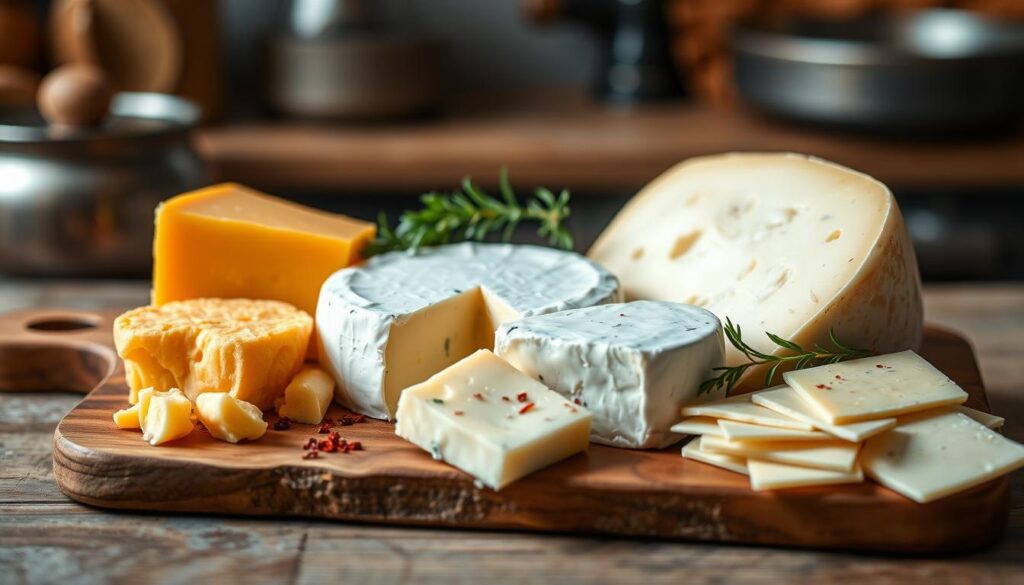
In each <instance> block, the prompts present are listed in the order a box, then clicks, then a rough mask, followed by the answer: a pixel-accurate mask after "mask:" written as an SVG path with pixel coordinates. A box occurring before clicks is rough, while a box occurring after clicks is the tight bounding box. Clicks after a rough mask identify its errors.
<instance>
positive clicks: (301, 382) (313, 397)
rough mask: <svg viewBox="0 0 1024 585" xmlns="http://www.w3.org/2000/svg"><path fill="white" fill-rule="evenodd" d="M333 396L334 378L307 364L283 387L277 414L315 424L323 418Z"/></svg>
mask: <svg viewBox="0 0 1024 585" xmlns="http://www.w3.org/2000/svg"><path fill="white" fill-rule="evenodd" d="M333 397H334V378H332V377H331V375H330V374H328V373H327V372H325V371H323V370H321V369H320V368H317V367H313V366H308V367H305V368H303V369H302V371H301V372H299V373H298V374H296V375H295V377H294V378H292V381H291V382H289V383H288V387H286V388H285V389H284V396H283V398H282V400H281V404H280V405H278V407H277V414H279V415H280V416H283V417H286V418H289V419H291V420H293V421H296V422H300V423H306V424H317V423H319V422H320V421H322V420H323V419H324V416H325V415H326V414H327V409H328V408H329V407H330V405H331V398H333Z"/></svg>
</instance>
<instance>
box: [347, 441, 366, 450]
mask: <svg viewBox="0 0 1024 585" xmlns="http://www.w3.org/2000/svg"><path fill="white" fill-rule="evenodd" d="M348 446H349V447H351V448H352V450H353V451H362V450H363V443H362V442H361V441H352V442H351V443H349V444H348Z"/></svg>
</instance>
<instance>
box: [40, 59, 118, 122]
mask: <svg viewBox="0 0 1024 585" xmlns="http://www.w3.org/2000/svg"><path fill="white" fill-rule="evenodd" d="M111 97H112V92H111V89H110V83H109V82H108V81H107V77H106V75H104V74H103V71H102V70H100V69H99V68H98V67H95V66H93V65H86V64H72V65H64V66H63V67H59V68H57V69H55V70H54V71H52V72H51V73H50V74H49V75H47V76H46V77H45V78H43V82H42V83H41V84H40V86H39V94H38V96H37V98H36V105H37V106H38V108H39V113H41V114H42V115H43V118H45V119H46V121H47V122H49V123H50V124H52V125H58V126H91V125H94V124H98V123H99V122H100V121H102V120H103V118H104V117H106V115H107V111H108V110H109V109H110V99H111Z"/></svg>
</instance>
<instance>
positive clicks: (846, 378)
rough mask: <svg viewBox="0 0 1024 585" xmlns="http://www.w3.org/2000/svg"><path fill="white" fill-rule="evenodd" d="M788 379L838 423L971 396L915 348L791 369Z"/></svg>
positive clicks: (822, 413)
mask: <svg viewBox="0 0 1024 585" xmlns="http://www.w3.org/2000/svg"><path fill="white" fill-rule="evenodd" d="M783 378H784V379H785V380H786V383H787V384H789V386H790V387H791V388H793V390H795V391H796V392H797V393H798V394H800V397H801V398H803V399H804V400H805V401H806V402H807V403H808V404H809V405H810V406H811V408H813V409H814V411H815V412H816V413H817V414H818V415H819V416H820V417H822V418H823V419H825V420H826V421H828V422H830V423H832V424H845V423H851V422H857V421H863V420H874V419H879V418H887V417H891V416H893V415H897V414H904V413H909V412H914V411H918V410H925V409H929V408H935V407H938V406H947V405H955V404H960V403H962V402H964V401H965V400H967V393H966V392H964V391H963V390H962V389H961V388H960V387H959V386H957V384H956V382H954V381H952V380H950V379H949V377H948V376H946V375H945V374H943V373H942V372H940V371H939V370H938V369H936V368H935V366H933V365H931V364H930V363H928V362H927V361H926V360H925V359H924V358H922V357H921V356H919V355H917V354H916V353H914V352H912V351H902V352H899V353H894V354H889V355H880V356H874V357H867V358H862V359H857V360H850V361H845V362H838V363H835V364H827V365H824V366H818V367H816V368H808V369H806V370H797V371H793V372H786V373H785V374H784V375H783Z"/></svg>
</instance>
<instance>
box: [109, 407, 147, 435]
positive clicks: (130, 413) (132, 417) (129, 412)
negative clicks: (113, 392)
mask: <svg viewBox="0 0 1024 585" xmlns="http://www.w3.org/2000/svg"><path fill="white" fill-rule="evenodd" d="M114 424H115V425H117V428H119V429H138V428H142V427H141V423H140V422H139V404H138V403H137V402H136V403H135V404H133V405H132V406H131V407H130V408H122V409H121V410H119V411H117V412H115V413H114Z"/></svg>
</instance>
